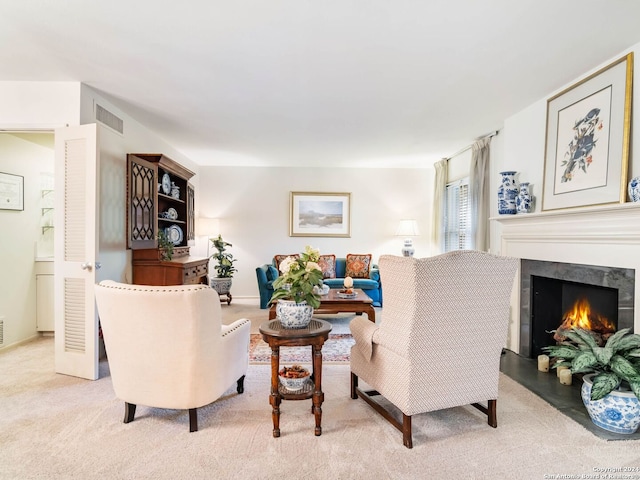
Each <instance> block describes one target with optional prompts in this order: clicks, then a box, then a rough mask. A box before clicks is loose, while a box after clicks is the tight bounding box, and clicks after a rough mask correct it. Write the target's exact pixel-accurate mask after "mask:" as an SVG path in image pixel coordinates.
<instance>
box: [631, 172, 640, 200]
mask: <svg viewBox="0 0 640 480" xmlns="http://www.w3.org/2000/svg"><path fill="white" fill-rule="evenodd" d="M629 200H631V201H632V202H640V177H634V178H632V179H631V181H630V182H629Z"/></svg>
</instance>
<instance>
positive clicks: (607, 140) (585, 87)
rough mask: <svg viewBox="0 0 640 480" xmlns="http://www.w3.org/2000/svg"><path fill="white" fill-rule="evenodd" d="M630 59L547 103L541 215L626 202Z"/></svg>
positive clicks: (630, 82)
mask: <svg viewBox="0 0 640 480" xmlns="http://www.w3.org/2000/svg"><path fill="white" fill-rule="evenodd" d="M632 84H633V53H629V54H628V55H625V56H624V57H622V58H620V59H618V60H616V61H615V62H613V63H611V64H609V65H607V66H606V67H604V68H602V69H601V70H599V71H597V72H595V73H594V74H592V75H590V76H588V77H586V78H585V79H583V80H581V81H580V82H578V83H576V84H574V85H572V86H571V87H569V88H567V89H566V90H563V91H562V92H560V93H558V94H557V95H555V96H553V97H552V98H550V99H549V100H548V101H547V126H546V139H545V161H544V178H543V188H542V210H543V211H545V210H556V209H564V208H573V207H583V206H594V205H605V204H612V203H622V202H624V201H625V195H626V184H627V169H628V162H629V144H630V129H631V128H630V127H631V91H632Z"/></svg>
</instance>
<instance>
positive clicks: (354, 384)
mask: <svg viewBox="0 0 640 480" xmlns="http://www.w3.org/2000/svg"><path fill="white" fill-rule="evenodd" d="M357 389H358V376H357V375H356V374H355V373H353V372H351V398H353V399H354V400H355V399H356V398H358V392H357Z"/></svg>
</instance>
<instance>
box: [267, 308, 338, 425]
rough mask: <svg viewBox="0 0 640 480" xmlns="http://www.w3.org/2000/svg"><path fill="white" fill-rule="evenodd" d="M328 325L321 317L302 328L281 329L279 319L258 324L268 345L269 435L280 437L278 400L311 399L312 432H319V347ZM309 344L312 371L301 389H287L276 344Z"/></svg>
mask: <svg viewBox="0 0 640 480" xmlns="http://www.w3.org/2000/svg"><path fill="white" fill-rule="evenodd" d="M331 328H332V327H331V324H330V323H329V322H325V321H324V320H318V319H315V318H314V319H312V320H311V322H310V323H309V325H308V326H307V327H306V328H284V327H283V326H282V324H281V323H280V320H277V319H276V320H271V321H268V322H265V323H263V324H262V325H260V333H261V334H262V338H263V339H264V341H265V342H267V343H268V344H269V346H270V347H271V395H270V396H269V404H270V405H271V407H272V410H271V417H272V419H273V436H274V437H279V436H280V402H281V401H282V400H305V399H308V398H311V399H312V406H311V413H313V414H314V416H315V420H316V428H315V435H316V436H319V435H322V426H321V422H322V402H323V401H324V393H323V392H322V346H323V345H324V342H325V341H326V340H327V339H328V338H329V332H330V331H331ZM307 345H309V346H311V349H312V353H313V355H312V359H313V371H312V374H311V378H312V379H313V382H312V381H311V380H308V381H307V382H306V383H305V385H304V387H303V388H302V390H300V391H298V392H290V391H288V390H287V389H286V388H284V387H283V386H282V385H280V380H279V378H278V371H279V370H280V347H300V346H307Z"/></svg>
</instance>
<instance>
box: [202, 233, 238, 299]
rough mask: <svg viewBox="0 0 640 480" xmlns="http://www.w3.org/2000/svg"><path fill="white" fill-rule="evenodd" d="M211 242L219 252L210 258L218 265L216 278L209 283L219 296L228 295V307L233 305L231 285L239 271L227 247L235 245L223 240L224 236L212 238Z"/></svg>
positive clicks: (212, 278)
mask: <svg viewBox="0 0 640 480" xmlns="http://www.w3.org/2000/svg"><path fill="white" fill-rule="evenodd" d="M210 241H211V243H212V244H213V246H214V248H215V249H216V250H217V252H216V253H214V254H213V255H211V257H210V258H213V259H214V260H215V261H216V262H217V263H216V265H215V266H214V268H215V270H216V276H215V277H211V278H210V279H209V282H210V284H211V287H212V288H213V289H214V290H215V291H216V292H218V295H226V297H227V305H229V304H230V303H231V283H232V278H233V274H234V273H235V272H237V271H238V269H237V268H236V267H234V266H233V264H234V263H235V261H236V259H235V258H233V255H232V254H231V253H229V252H228V251H227V247H233V245H232V244H230V243H228V242H225V241H224V240H223V239H222V235H218V236H217V237H216V238H211V239H210Z"/></svg>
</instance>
